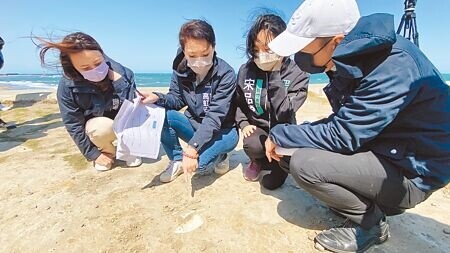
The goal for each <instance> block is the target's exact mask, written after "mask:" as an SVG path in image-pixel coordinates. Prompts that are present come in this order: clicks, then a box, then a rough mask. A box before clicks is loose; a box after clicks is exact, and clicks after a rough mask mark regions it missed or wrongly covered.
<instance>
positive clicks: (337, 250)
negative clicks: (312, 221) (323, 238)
mask: <svg viewBox="0 0 450 253" xmlns="http://www.w3.org/2000/svg"><path fill="white" fill-rule="evenodd" d="M390 236H391V235H390V233H389V232H388V233H387V235H385V236H384V237H380V238H378V240H377V241H374V242H372V243H369V244H367V245H366V246H365V247H364V248H362V249H360V250H358V251H344V250H339V249H335V248H333V247H330V246H328V245H324V244H322V243H320V241H319V240H317V239H316V240H315V241H316V243H318V244H320V246H322V247H323V248H324V249H325V250H327V251H331V252H336V253H350V252H353V253H363V252H365V251H367V250H368V249H369V248H370V247H372V246H374V245H380V244H382V243H385V242H386V241H387V240H388V239H389V237H390Z"/></svg>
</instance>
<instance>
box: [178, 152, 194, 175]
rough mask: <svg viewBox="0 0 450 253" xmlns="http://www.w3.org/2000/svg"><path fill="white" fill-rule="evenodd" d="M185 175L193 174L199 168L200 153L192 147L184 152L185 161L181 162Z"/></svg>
mask: <svg viewBox="0 0 450 253" xmlns="http://www.w3.org/2000/svg"><path fill="white" fill-rule="evenodd" d="M181 167H183V172H184V173H192V172H194V171H196V170H197V168H198V153H197V150H195V149H194V148H192V147H187V148H186V149H185V150H184V151H183V161H182V162H181Z"/></svg>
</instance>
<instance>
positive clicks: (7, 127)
mask: <svg viewBox="0 0 450 253" xmlns="http://www.w3.org/2000/svg"><path fill="white" fill-rule="evenodd" d="M0 128H6V129H7V130H10V129H14V128H16V125H15V124H7V123H0Z"/></svg>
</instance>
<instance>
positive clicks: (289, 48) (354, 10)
mask: <svg viewBox="0 0 450 253" xmlns="http://www.w3.org/2000/svg"><path fill="white" fill-rule="evenodd" d="M359 17H360V14H359V9H358V5H357V4H356V1H355V0H305V1H304V2H303V3H302V4H301V5H300V7H298V9H297V10H296V11H295V12H294V14H293V15H292V17H291V19H290V20H289V24H288V25H287V28H286V31H284V32H282V33H281V34H280V35H278V36H277V37H276V38H275V39H274V40H272V41H271V42H270V43H269V48H270V49H271V50H272V51H273V52H275V53H276V54H278V55H281V56H289V55H292V54H295V53H297V52H298V51H300V50H302V49H303V48H304V47H306V46H307V45H308V44H309V43H311V42H312V41H313V40H314V39H315V38H320V37H332V36H336V35H339V34H347V33H349V32H350V31H351V30H352V29H353V28H354V27H355V25H356V23H357V22H358V20H359Z"/></svg>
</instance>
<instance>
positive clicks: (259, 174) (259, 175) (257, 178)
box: [242, 172, 261, 182]
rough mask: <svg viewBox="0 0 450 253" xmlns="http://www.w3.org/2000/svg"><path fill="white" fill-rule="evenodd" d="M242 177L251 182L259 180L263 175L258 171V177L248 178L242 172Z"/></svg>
mask: <svg viewBox="0 0 450 253" xmlns="http://www.w3.org/2000/svg"><path fill="white" fill-rule="evenodd" d="M242 177H243V178H244V179H245V180H246V181H249V182H256V181H258V180H259V178H260V177H261V172H260V173H258V176H256V178H255V179H253V180H252V179H250V178H247V177H246V176H245V175H244V174H242Z"/></svg>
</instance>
